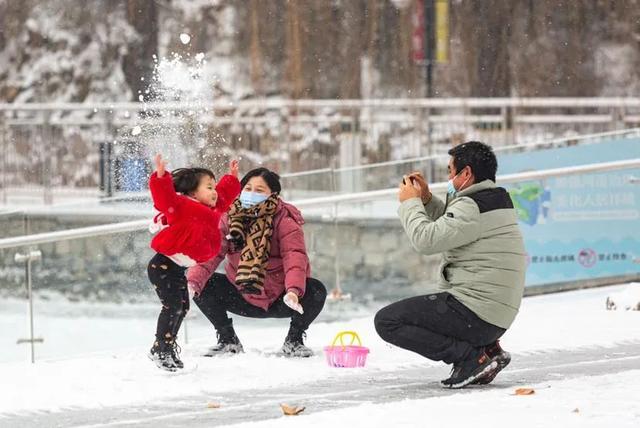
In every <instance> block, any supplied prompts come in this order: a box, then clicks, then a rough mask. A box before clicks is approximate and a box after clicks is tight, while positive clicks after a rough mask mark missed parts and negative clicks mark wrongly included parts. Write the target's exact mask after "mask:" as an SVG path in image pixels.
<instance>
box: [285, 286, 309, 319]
mask: <svg viewBox="0 0 640 428" xmlns="http://www.w3.org/2000/svg"><path fill="white" fill-rule="evenodd" d="M282 300H283V301H284V304H285V305H287V306H289V307H290V308H291V309H293V310H294V311H296V312H298V313H299V314H304V309H302V305H301V304H300V302H299V301H298V295H297V294H296V293H294V292H293V291H289V292H288V293H287V294H285V295H284V297H283V298H282Z"/></svg>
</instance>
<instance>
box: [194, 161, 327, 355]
mask: <svg viewBox="0 0 640 428" xmlns="http://www.w3.org/2000/svg"><path fill="white" fill-rule="evenodd" d="M240 185H241V189H242V193H241V194H240V197H239V198H238V199H237V200H236V201H235V202H234V203H233V205H232V206H231V208H230V210H229V212H228V213H227V215H226V216H224V217H223V218H222V220H221V222H220V229H221V233H222V236H225V237H226V239H225V240H223V243H222V248H221V250H220V253H219V254H218V255H217V256H216V257H214V258H213V259H211V260H209V261H208V262H205V263H202V264H199V265H197V266H194V267H192V268H190V269H189V270H188V272H187V279H188V281H189V289H190V290H191V292H192V293H193V295H194V298H193V301H194V302H195V303H196V305H197V306H198V308H200V310H201V311H202V313H204V315H205V316H206V317H207V318H208V319H209V321H211V323H212V324H213V326H214V327H215V329H216V332H217V336H218V344H217V345H216V346H214V347H213V348H210V349H209V351H208V352H207V353H206V354H205V356H208V357H211V356H215V355H220V354H229V353H239V352H243V348H242V344H241V343H240V340H239V339H238V337H237V336H236V333H235V331H234V329H233V324H232V320H231V319H230V318H229V317H228V315H227V312H232V313H234V314H236V315H241V316H244V317H250V318H291V324H290V327H289V332H288V334H287V337H286V339H285V341H284V345H283V346H282V349H281V351H280V352H281V354H282V355H284V356H288V357H309V356H311V355H313V352H312V351H311V349H309V348H308V347H306V346H305V345H304V342H303V336H304V335H305V331H306V330H307V328H309V325H310V324H311V323H312V322H313V320H314V319H315V318H316V317H317V316H318V314H319V313H320V311H322V308H323V306H324V302H325V299H326V297H327V291H326V289H325V287H324V285H323V284H322V283H321V282H320V281H318V280H317V279H313V278H311V277H310V266H309V258H308V257H307V252H306V248H305V243H304V234H303V232H302V224H303V223H304V220H303V219H302V215H301V214H300V211H298V209H297V208H295V207H294V206H293V205H290V204H287V203H286V202H284V201H282V200H281V199H280V198H279V194H280V190H281V186H280V177H279V176H278V174H276V173H274V172H272V171H270V170H268V169H266V168H256V169H254V170H252V171H249V172H248V173H247V174H246V175H245V176H244V177H243V178H242V180H241V182H240ZM225 257H226V259H227V264H226V266H225V274H220V273H214V271H215V270H216V268H217V267H218V265H219V264H220V263H221V262H222V260H223V259H224V258H225Z"/></svg>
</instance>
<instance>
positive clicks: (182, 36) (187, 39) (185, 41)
mask: <svg viewBox="0 0 640 428" xmlns="http://www.w3.org/2000/svg"><path fill="white" fill-rule="evenodd" d="M180 41H181V42H182V44H183V45H188V44H189V42H190V41H191V36H190V35H188V34H187V33H182V34H180Z"/></svg>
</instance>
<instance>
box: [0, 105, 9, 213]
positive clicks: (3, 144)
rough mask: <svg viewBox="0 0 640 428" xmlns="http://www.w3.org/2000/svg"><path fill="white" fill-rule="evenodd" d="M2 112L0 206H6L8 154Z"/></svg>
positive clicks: (0, 132) (0, 125)
mask: <svg viewBox="0 0 640 428" xmlns="http://www.w3.org/2000/svg"><path fill="white" fill-rule="evenodd" d="M4 116H5V115H4V112H2V113H0V143H1V144H0V146H1V149H0V156H2V169H0V176H1V177H0V178H1V179H2V204H3V205H6V204H7V199H8V197H7V192H8V191H9V190H8V189H7V182H8V179H7V178H8V172H7V156H8V152H9V139H8V138H7V129H6V127H5V126H6V124H5V120H4Z"/></svg>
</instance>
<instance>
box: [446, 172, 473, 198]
mask: <svg viewBox="0 0 640 428" xmlns="http://www.w3.org/2000/svg"><path fill="white" fill-rule="evenodd" d="M463 171H464V170H463ZM461 172H462V171H460V172H459V173H457V174H456V175H454V176H453V178H450V179H449V181H447V193H448V194H449V195H450V196H455V195H456V193H458V189H456V186H455V184H453V180H455V178H456V177H457V176H459V175H460V173H461ZM467 181H469V178H467V179H466V180H465V181H464V183H462V186H460V188H462V187H464V185H465V184H467Z"/></svg>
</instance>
